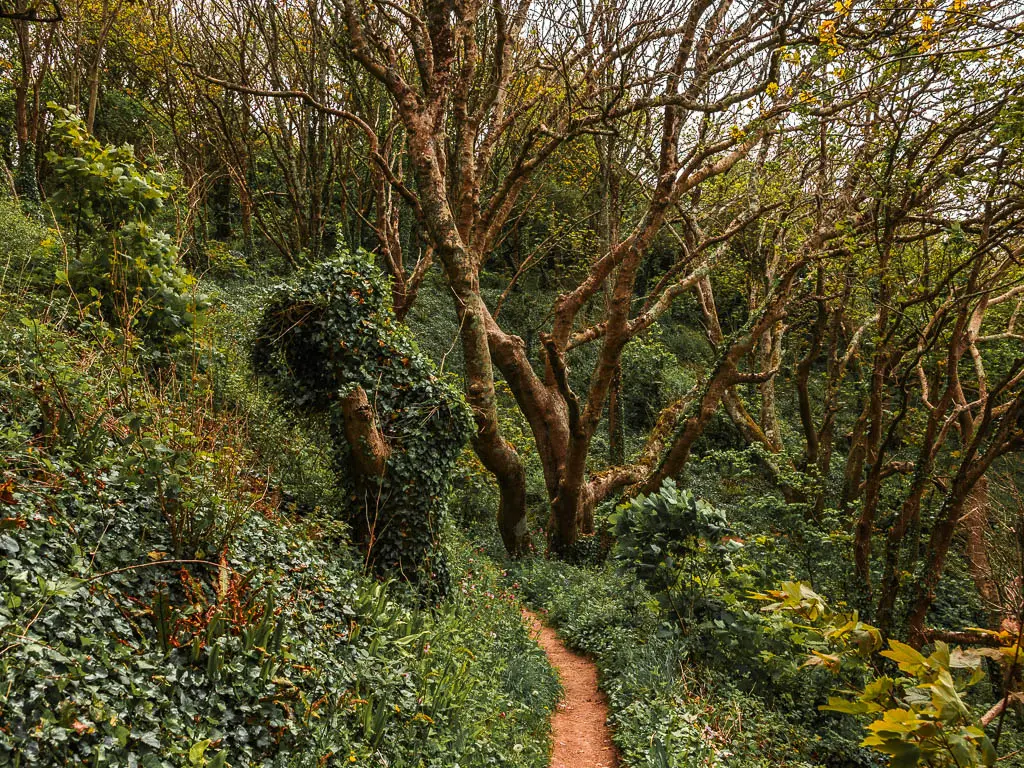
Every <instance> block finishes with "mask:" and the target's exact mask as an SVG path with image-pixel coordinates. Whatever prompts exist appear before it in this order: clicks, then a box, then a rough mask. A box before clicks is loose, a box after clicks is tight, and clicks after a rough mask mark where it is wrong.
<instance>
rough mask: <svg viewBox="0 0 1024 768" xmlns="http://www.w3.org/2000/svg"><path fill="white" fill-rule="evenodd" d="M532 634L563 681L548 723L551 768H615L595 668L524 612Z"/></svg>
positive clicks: (605, 711) (529, 614)
mask: <svg viewBox="0 0 1024 768" xmlns="http://www.w3.org/2000/svg"><path fill="white" fill-rule="evenodd" d="M523 618H524V620H525V621H526V622H527V625H528V626H529V627H530V631H531V634H532V635H533V636H534V638H535V639H536V640H537V643H538V644H539V645H540V647H541V648H543V649H544V653H546V654H547V656H548V660H549V661H550V662H551V666H553V667H554V668H555V669H556V670H558V676H559V677H560V678H561V679H562V688H563V689H564V690H565V696H564V698H563V699H562V701H561V703H560V704H559V705H558V710H557V711H556V712H555V715H554V717H553V718H552V719H551V740H552V743H553V748H552V750H551V768H616V766H618V765H619V755H618V752H617V751H616V749H615V745H614V744H612V737H611V731H609V730H608V724H607V722H606V721H607V719H608V704H607V702H606V700H605V696H604V693H602V692H601V690H600V689H599V688H598V687H597V667H595V666H594V662H592V661H591V660H590V659H588V658H587V657H586V656H581V655H579V654H578V653H573V652H572V651H570V650H569V649H568V648H566V647H565V645H563V644H562V641H561V640H559V639H558V635H557V634H556V633H555V630H553V629H551V628H550V627H546V626H544V625H543V624H541V622H540V620H539V619H538V618H537V616H536V615H535V614H533V613H531V612H530V611H526V610H524V611H523Z"/></svg>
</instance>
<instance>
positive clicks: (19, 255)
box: [0, 197, 57, 293]
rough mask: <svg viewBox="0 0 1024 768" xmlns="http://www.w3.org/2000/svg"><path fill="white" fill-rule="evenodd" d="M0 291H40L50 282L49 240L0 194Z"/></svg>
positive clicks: (52, 262)
mask: <svg viewBox="0 0 1024 768" xmlns="http://www.w3.org/2000/svg"><path fill="white" fill-rule="evenodd" d="M0 232H3V233H4V237H3V242H2V243H0V291H6V292H10V293H14V292H22V291H25V290H32V289H34V290H39V291H43V290H46V289H47V288H49V287H50V286H52V285H53V280H54V269H55V267H56V263H57V260H56V259H55V258H54V250H55V249H54V247H53V240H52V239H51V238H50V237H49V236H48V232H47V230H46V228H45V227H44V226H42V225H41V224H40V223H39V222H38V221H35V220H33V219H32V218H30V217H29V216H26V215H25V214H24V213H23V212H22V210H21V206H20V205H19V204H18V203H17V202H16V201H14V200H9V199H6V198H2V197H0Z"/></svg>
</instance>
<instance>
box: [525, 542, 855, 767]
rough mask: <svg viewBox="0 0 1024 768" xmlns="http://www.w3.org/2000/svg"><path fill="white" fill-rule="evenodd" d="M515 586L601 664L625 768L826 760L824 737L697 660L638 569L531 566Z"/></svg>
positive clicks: (577, 647)
mask: <svg viewBox="0 0 1024 768" xmlns="http://www.w3.org/2000/svg"><path fill="white" fill-rule="evenodd" d="M507 579H508V580H509V581H512V582H513V587H514V588H521V589H522V590H523V594H524V596H525V597H526V599H527V600H528V601H529V602H530V603H531V604H533V605H534V606H535V607H537V608H539V609H541V610H542V611H544V612H545V613H546V619H547V621H549V622H550V623H551V624H553V625H554V626H556V627H557V628H558V632H559V635H560V636H561V637H562V638H563V639H564V640H565V641H566V643H567V644H568V645H569V646H570V647H571V648H573V649H575V650H578V651H581V652H583V653H587V654H590V655H592V656H593V657H594V659H595V661H596V662H597V664H598V667H599V670H600V675H601V676H600V685H601V687H602V689H603V690H604V691H605V692H606V693H607V695H608V699H609V705H610V708H611V719H610V722H611V724H612V726H613V728H614V731H613V738H614V739H615V742H616V744H617V745H618V747H619V749H620V750H621V752H622V756H623V764H624V765H625V766H628V767H629V768H640V767H642V768H693V767H694V766H701V767H702V768H768V766H784V767H785V768H808V767H809V766H818V765H822V764H823V763H824V762H825V757H826V755H827V752H826V751H825V750H823V746H824V744H823V741H822V739H821V737H820V736H818V735H817V734H815V733H813V732H811V731H809V730H805V729H804V728H802V727H801V726H800V724H799V723H796V722H793V721H792V720H790V719H787V717H786V716H785V715H784V714H783V713H781V712H780V711H777V710H773V709H771V708H769V707H767V706H766V704H765V702H764V701H763V700H761V699H760V698H758V697H757V696H755V695H751V694H749V693H745V692H742V691H740V690H738V689H737V688H736V687H734V686H733V685H731V684H730V682H729V681H728V679H727V678H724V677H723V676H722V675H719V674H718V673H716V672H715V671H714V670H712V669H710V668H707V667H704V666H702V665H700V664H695V663H693V660H692V659H689V658H688V656H689V655H690V654H689V651H688V648H687V646H686V645H685V644H684V643H683V642H682V641H681V638H680V637H678V634H677V633H676V632H673V631H671V630H670V629H669V628H668V627H666V626H665V624H664V623H663V622H664V618H663V615H662V612H661V610H660V607H659V604H658V601H657V600H656V599H655V598H654V597H652V595H651V594H650V593H649V592H648V591H647V589H646V588H645V587H644V585H643V583H642V582H641V581H640V580H639V579H637V578H636V577H635V576H634V575H632V574H631V573H630V572H626V573H622V572H619V571H616V570H614V569H613V568H612V567H611V566H606V567H603V568H600V569H593V568H582V567H577V566H573V565H568V564H566V563H564V562H559V561H546V560H540V559H526V560H522V561H518V562H516V563H514V564H512V565H511V566H510V567H509V571H508V576H507ZM850 764H856V763H850Z"/></svg>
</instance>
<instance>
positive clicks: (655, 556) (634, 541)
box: [609, 479, 742, 629]
mask: <svg viewBox="0 0 1024 768" xmlns="http://www.w3.org/2000/svg"><path fill="white" fill-rule="evenodd" d="M609 522H610V523H611V525H612V526H614V531H615V545H614V548H613V555H614V557H615V559H616V560H617V561H618V562H619V564H620V565H622V566H623V567H626V568H632V569H634V570H635V571H636V572H637V574H638V575H639V576H640V578H641V579H643V581H644V582H645V583H646V584H647V586H648V588H649V589H651V591H652V592H653V593H654V594H655V595H656V596H657V597H658V598H659V599H660V600H663V601H664V608H665V610H666V611H669V612H670V613H671V614H672V615H673V616H674V617H675V618H676V620H677V621H679V623H680V625H681V626H682V627H683V628H684V629H685V628H686V627H688V626H689V624H691V623H692V622H693V621H694V619H695V618H697V612H698V610H699V608H700V605H699V603H701V602H703V601H705V600H706V599H707V594H708V592H709V591H710V590H713V589H714V588H715V587H716V586H717V585H718V578H719V574H720V573H721V572H723V571H725V570H728V569H730V568H731V567H732V563H731V560H730V555H731V554H732V553H733V552H735V551H736V550H737V549H739V548H740V547H741V546H742V545H741V544H739V542H737V541H736V540H734V539H731V538H728V535H729V534H731V533H732V532H733V531H732V528H730V527H729V522H728V521H727V520H726V519H725V515H724V514H723V513H722V512H721V511H720V510H718V509H716V508H715V507H713V506H711V505H710V504H708V503H707V502H706V501H704V500H702V499H698V498H696V497H695V496H694V495H693V494H692V493H691V492H690V491H689V490H686V489H683V490H680V489H679V488H677V487H676V484H675V482H674V481H673V480H671V479H668V480H666V481H665V482H664V484H663V485H662V486H661V488H660V489H658V491H657V492H656V493H652V494H651V495H650V496H637V497H635V498H633V499H631V500H630V501H628V502H626V503H624V504H622V505H621V506H619V508H618V509H616V510H615V512H614V513H613V514H612V516H611V518H610V521H609Z"/></svg>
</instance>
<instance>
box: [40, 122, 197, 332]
mask: <svg viewBox="0 0 1024 768" xmlns="http://www.w3.org/2000/svg"><path fill="white" fill-rule="evenodd" d="M50 107H51V109H53V110H54V111H55V114H56V117H55V119H54V123H53V139H54V144H55V146H57V147H58V148H59V149H60V151H59V152H58V151H51V152H48V153H47V155H46V157H47V161H48V162H49V163H50V164H51V166H52V167H53V177H54V180H55V187H54V190H53V194H52V195H51V198H50V200H51V201H52V202H53V204H54V208H55V210H56V212H57V214H58V220H59V222H60V223H61V225H62V226H63V227H64V229H65V234H66V236H67V238H68V240H69V242H70V250H71V254H70V257H71V258H70V263H69V269H68V274H67V279H68V281H69V282H70V284H71V287H72V288H73V290H74V291H75V293H76V294H77V295H78V296H79V297H80V301H82V302H83V303H85V304H89V305H95V306H96V307H97V308H98V309H99V312H100V314H101V316H102V317H103V318H104V319H105V320H107V321H108V322H110V323H112V324H114V325H115V326H117V327H120V328H122V329H124V330H130V331H133V332H135V333H140V334H142V335H144V336H146V337H147V338H149V339H151V340H154V341H157V342H160V343H161V344H164V345H166V344H167V343H168V342H170V341H173V340H175V339H176V338H178V337H180V336H181V335H182V334H183V333H184V332H185V331H186V330H188V329H189V328H190V327H191V326H192V325H193V323H194V322H195V318H196V311H197V309H198V307H199V305H200V304H201V302H199V301H197V299H196V297H193V296H190V295H189V289H190V287H191V286H192V285H193V283H194V281H193V279H192V278H191V277H190V276H189V275H187V274H186V273H185V271H184V270H183V269H182V268H181V267H180V266H179V265H178V263H177V248H176V246H175V245H174V243H173V241H172V240H171V237H170V235H168V234H167V233H166V232H162V231H160V230H158V229H157V228H156V226H155V217H156V215H157V212H158V211H159V210H160V209H161V208H162V206H163V205H164V203H165V201H166V200H167V198H168V196H169V194H170V188H169V185H168V183H167V181H166V179H165V178H164V176H163V175H162V174H160V173H158V172H157V171H155V170H151V169H146V168H143V167H142V166H141V164H140V163H139V162H138V161H137V160H136V158H135V154H134V152H133V151H132V148H131V147H130V146H128V145H124V146H121V147H114V146H110V145H107V146H104V145H102V144H100V143H99V142H98V141H97V140H96V139H95V138H93V137H92V136H91V135H90V134H89V133H88V131H87V129H86V127H85V123H84V122H83V121H82V120H81V118H79V117H77V116H76V115H73V114H71V113H70V112H68V111H67V110H64V109H61V108H59V107H57V106H56V105H54V104H51V105H50Z"/></svg>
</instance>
